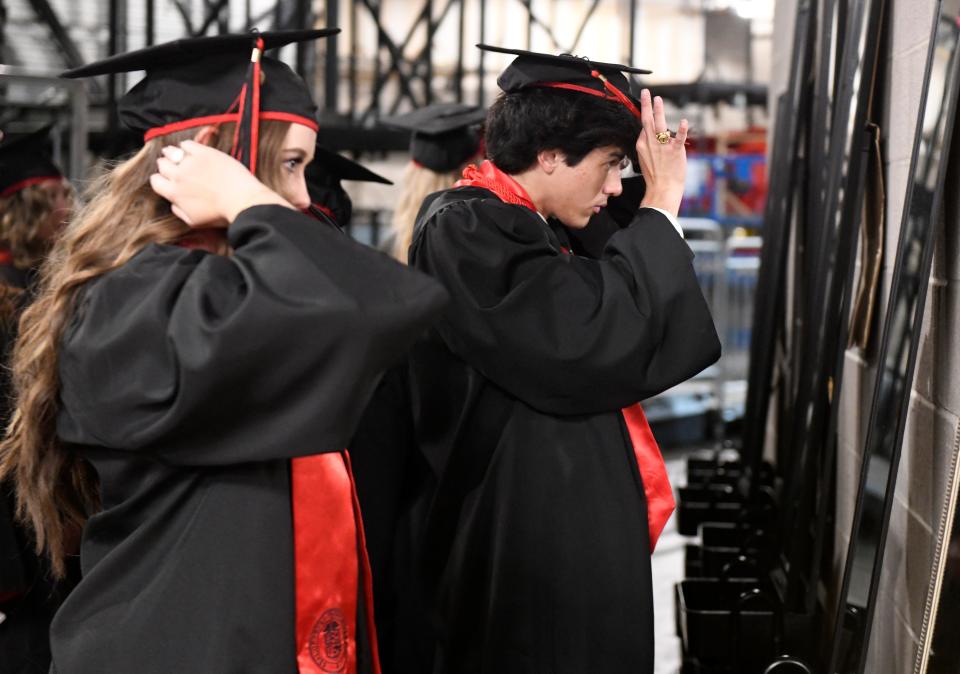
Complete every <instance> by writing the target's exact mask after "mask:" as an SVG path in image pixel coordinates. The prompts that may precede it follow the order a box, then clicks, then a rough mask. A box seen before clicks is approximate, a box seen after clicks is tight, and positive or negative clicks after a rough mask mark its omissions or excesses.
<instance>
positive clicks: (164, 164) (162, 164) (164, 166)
mask: <svg viewBox="0 0 960 674" xmlns="http://www.w3.org/2000/svg"><path fill="white" fill-rule="evenodd" d="M176 170H177V165H176V164H174V163H173V162H172V161H170V160H169V159H167V158H166V157H157V172H158V173H159V174H160V175H162V176H163V177H164V178H166V179H168V180H172V179H173V175H174V173H175V172H176Z"/></svg>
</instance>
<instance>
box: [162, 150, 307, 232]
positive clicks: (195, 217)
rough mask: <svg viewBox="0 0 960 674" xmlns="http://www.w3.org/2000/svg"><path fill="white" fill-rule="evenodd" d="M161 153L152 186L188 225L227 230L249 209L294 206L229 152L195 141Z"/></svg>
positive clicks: (174, 212)
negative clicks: (266, 205) (253, 207)
mask: <svg viewBox="0 0 960 674" xmlns="http://www.w3.org/2000/svg"><path fill="white" fill-rule="evenodd" d="M161 152H162V154H163V156H162V157H160V158H159V159H157V173H154V174H153V175H152V176H150V186H151V187H152V188H153V191H154V192H156V193H157V194H159V195H160V196H161V197H163V198H164V199H166V200H167V201H169V202H170V204H171V206H172V210H173V214H174V215H175V216H177V217H178V218H180V219H181V220H183V221H184V222H185V223H186V224H187V225H188V226H190V227H226V226H227V225H229V224H230V223H231V222H233V220H234V219H235V218H236V217H237V215H238V214H239V213H240V212H241V211H243V210H245V209H247V208H249V207H251V206H257V205H262V204H278V205H280V206H286V207H287V208H293V206H292V205H291V204H290V203H289V202H288V201H286V200H285V199H284V198H283V197H281V196H280V195H279V194H277V193H276V192H274V191H273V190H271V189H270V188H268V187H267V186H266V185H264V184H263V183H261V182H260V181H259V180H257V178H256V176H254V175H253V174H251V173H250V171H248V170H247V168H246V167H245V166H244V165H243V164H241V163H240V162H238V161H237V160H236V159H234V158H233V157H231V156H230V155H228V154H226V153H225V152H221V151H220V150H216V149H214V148H212V147H208V146H206V145H203V144H202V143H197V142H195V141H192V140H185V141H183V142H182V143H180V145H178V146H175V145H169V146H167V147H165V148H163V150H161Z"/></svg>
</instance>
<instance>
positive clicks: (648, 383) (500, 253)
mask: <svg viewBox="0 0 960 674" xmlns="http://www.w3.org/2000/svg"><path fill="white" fill-rule="evenodd" d="M692 257H693V256H692V253H691V252H690V249H689V247H688V246H687V245H686V244H685V243H684V241H683V240H682V239H681V238H680V236H679V235H678V234H677V232H676V231H675V230H674V229H673V227H672V225H671V224H670V222H669V221H668V219H667V218H666V217H664V216H663V215H662V214H660V213H657V212H656V211H653V210H647V209H643V210H641V211H640V212H639V213H638V215H637V217H636V218H635V220H634V222H633V223H632V224H631V225H630V226H629V227H628V228H626V229H624V230H622V231H620V232H618V233H616V234H615V235H614V236H613V237H612V238H611V239H610V242H609V243H608V244H607V247H606V248H605V250H604V253H603V257H602V258H601V259H600V260H590V259H586V258H580V257H570V256H567V255H563V254H561V253H559V252H558V251H556V250H555V249H554V248H553V247H552V246H551V245H550V244H549V241H548V239H547V237H546V233H545V230H544V228H543V227H542V225H541V224H540V223H539V221H538V220H537V218H536V216H535V215H533V214H532V213H529V212H527V211H525V210H523V209H521V208H519V207H515V206H510V205H507V204H503V203H501V202H499V201H496V200H493V199H489V200H482V201H480V200H473V201H470V202H458V203H454V204H452V205H450V206H448V207H446V208H444V209H442V210H440V211H439V212H438V213H437V214H436V215H435V216H434V217H433V218H432V219H431V220H430V221H428V222H427V223H425V226H424V229H423V231H422V233H421V235H420V237H419V238H418V239H417V240H416V241H415V243H414V246H413V248H412V249H411V261H412V263H413V264H414V265H415V266H417V267H418V268H420V269H423V270H424V271H426V272H427V273H429V274H431V275H433V276H435V277H436V278H437V279H439V280H440V281H441V282H442V283H443V284H444V285H445V286H446V288H447V290H448V291H449V292H450V294H451V297H452V302H451V304H450V306H449V307H448V308H447V310H446V312H445V314H444V317H443V319H442V320H441V322H440V324H439V327H438V329H439V332H440V334H441V336H442V337H443V339H444V341H445V342H446V343H447V345H448V346H449V347H450V349H451V350H452V351H453V352H454V353H456V354H457V355H458V356H460V357H461V358H463V359H464V360H466V361H467V362H469V363H471V364H472V365H474V366H475V367H476V368H477V369H478V370H480V371H481V372H482V373H483V374H484V375H485V376H487V377H489V378H490V379H491V380H493V381H494V382H495V383H496V384H498V385H499V386H501V387H502V388H504V389H506V390H508V391H510V392H511V393H512V394H513V395H515V396H517V397H518V398H520V399H521V400H523V401H524V402H526V403H527V404H529V405H531V406H532V407H535V408H538V409H541V410H543V411H545V412H548V413H552V414H588V413H594V412H600V411H606V410H611V409H617V408H620V407H624V406H626V405H629V404H632V403H635V402H637V401H638V400H642V399H643V398H646V397H649V396H651V395H653V394H655V393H658V392H660V391H662V390H664V389H666V388H669V387H670V386H672V385H674V384H676V383H679V382H681V381H683V380H685V379H687V378H689V377H691V376H692V375H694V374H696V373H697V372H699V371H700V370H702V369H703V368H704V367H706V366H707V365H709V364H710V363H712V362H713V361H715V360H716V359H717V357H718V356H719V341H718V339H717V335H716V331H715V329H714V326H713V321H712V319H711V317H710V313H709V310H708V308H707V305H706V302H705V300H704V298H703V294H702V292H701V290H700V287H699V285H698V284H697V280H696V277H695V275H694V272H693V266H692V264H691V259H692Z"/></svg>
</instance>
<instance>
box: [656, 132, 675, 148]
mask: <svg viewBox="0 0 960 674" xmlns="http://www.w3.org/2000/svg"><path fill="white" fill-rule="evenodd" d="M672 137H673V134H671V133H670V131H661V132H660V133H658V134H657V142H658V143H660V144H661V145H666V144H667V143H669V142H670V138H672Z"/></svg>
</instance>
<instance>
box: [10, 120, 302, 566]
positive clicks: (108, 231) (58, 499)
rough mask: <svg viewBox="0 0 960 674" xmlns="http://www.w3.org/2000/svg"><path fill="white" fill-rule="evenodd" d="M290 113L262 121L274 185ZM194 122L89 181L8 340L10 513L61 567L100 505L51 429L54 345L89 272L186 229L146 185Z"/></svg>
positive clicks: (90, 479) (223, 130)
mask: <svg viewBox="0 0 960 674" xmlns="http://www.w3.org/2000/svg"><path fill="white" fill-rule="evenodd" d="M289 126H290V124H289V122H271V121H265V122H263V123H262V125H261V136H260V138H261V141H260V157H261V161H259V162H258V169H257V177H258V178H259V179H260V180H261V181H262V182H263V183H264V184H266V185H268V186H270V187H274V188H275V189H276V188H277V187H279V186H280V185H281V184H282V183H281V182H280V175H281V174H280V170H281V168H280V163H279V162H276V161H271V159H272V158H274V157H279V155H280V148H281V147H282V144H283V141H284V138H285V136H286V133H287V129H288V128H289ZM232 128H233V124H224V125H222V126H221V127H220V129H219V133H217V134H216V136H215V137H214V140H213V142H212V145H213V146H214V147H216V148H218V149H221V150H227V149H228V147H229V144H230V142H231V141H232V139H233V132H232ZM195 133H196V130H195V129H194V130H187V131H180V132H176V133H172V134H169V135H166V136H162V137H160V138H155V139H153V140H151V141H148V142H147V144H146V145H144V147H143V148H142V149H141V150H140V151H139V152H137V153H136V154H135V155H134V156H133V157H131V158H130V159H128V160H126V161H124V162H122V163H120V164H118V165H115V166H113V167H112V168H111V169H108V170H107V171H106V172H104V174H103V175H101V176H100V177H99V178H98V179H96V180H95V181H94V182H93V183H92V184H91V186H90V188H89V190H88V192H87V193H88V195H89V200H88V201H87V203H86V205H85V206H84V207H83V208H82V209H81V211H80V212H79V214H78V215H77V217H76V219H75V220H73V222H71V223H70V225H68V227H67V229H66V230H65V231H64V232H63V234H62V235H61V236H60V237H59V238H58V240H57V241H56V243H55V244H54V246H53V248H52V250H51V251H50V255H49V256H48V257H47V259H46V260H45V261H44V263H43V265H42V266H41V268H40V283H39V290H38V294H37V299H36V301H35V302H34V303H33V304H32V305H31V306H30V307H28V308H27V309H26V310H25V311H24V313H23V316H22V317H21V319H20V330H19V336H18V337H17V342H16V345H15V346H14V350H13V358H12V380H13V392H14V404H13V412H12V416H11V419H10V422H9V425H8V427H7V436H6V438H5V439H4V440H3V442H2V443H0V480H10V481H12V483H13V486H14V491H15V493H16V502H17V508H16V514H17V518H18V520H20V521H21V522H23V523H24V524H26V525H27V526H28V527H29V528H30V529H31V530H32V532H33V534H34V542H35V545H36V549H37V553H38V554H46V555H47V556H48V557H49V559H50V562H51V567H52V571H53V574H54V575H55V576H56V577H58V578H60V577H63V575H64V572H65V559H66V556H67V555H68V554H70V553H71V552H73V548H74V546H75V543H76V541H77V534H78V533H79V531H80V530H81V529H82V527H83V525H84V523H85V522H86V520H87V518H88V517H89V516H90V515H92V514H93V513H95V512H96V511H97V510H99V508H100V493H99V483H98V480H97V477H96V472H95V471H94V469H93V467H92V466H91V465H90V464H88V463H87V462H86V461H85V460H83V459H82V458H80V457H78V456H76V455H75V454H72V453H70V452H68V451H66V450H65V449H64V448H63V447H62V446H61V444H60V441H59V439H58V437H57V433H56V418H57V414H58V411H59V403H58V394H59V390H60V380H59V376H58V369H57V364H58V360H57V359H58V348H59V344H60V340H61V338H62V336H63V332H64V329H65V327H66V326H67V325H68V323H69V321H70V318H71V316H72V314H73V311H74V307H75V303H76V300H77V296H78V293H79V292H80V291H81V290H82V289H83V287H84V286H85V285H86V284H87V283H89V282H90V281H91V280H93V279H95V278H97V277H99V276H102V275H103V274H106V273H107V272H109V271H111V270H113V269H116V268H118V267H120V266H122V265H124V264H125V263H126V262H127V261H128V260H130V258H132V257H133V256H134V255H136V254H137V253H138V252H139V251H140V250H142V249H143V248H144V247H145V246H147V245H148V244H151V243H174V242H176V241H177V240H178V239H179V238H180V237H182V236H183V235H185V234H187V233H188V232H189V231H190V229H189V228H188V227H187V225H186V224H184V223H183V222H182V221H181V220H179V219H178V218H176V217H175V216H174V215H173V214H172V213H171V211H170V205H169V203H168V202H166V201H165V200H163V199H161V198H160V197H159V196H157V194H156V193H154V191H153V190H152V189H151V187H150V183H149V178H150V176H151V174H153V173H155V172H156V165H157V159H158V157H160V151H161V149H162V148H163V147H164V146H166V145H174V144H177V143H179V142H181V141H183V140H186V139H188V138H192V137H193V136H194V135H195Z"/></svg>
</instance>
